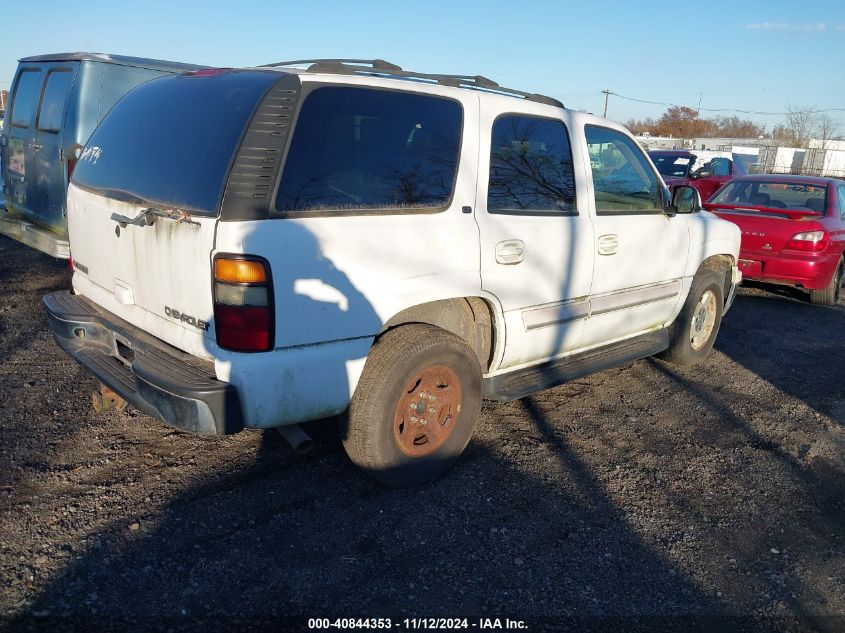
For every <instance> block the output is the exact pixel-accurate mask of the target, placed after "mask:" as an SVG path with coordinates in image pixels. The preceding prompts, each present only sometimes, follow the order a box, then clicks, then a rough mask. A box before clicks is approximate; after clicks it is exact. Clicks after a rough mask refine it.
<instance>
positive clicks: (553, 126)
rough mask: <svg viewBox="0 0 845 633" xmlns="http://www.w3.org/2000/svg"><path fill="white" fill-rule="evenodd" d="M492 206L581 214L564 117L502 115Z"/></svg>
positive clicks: (494, 151) (494, 145)
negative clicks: (577, 201)
mask: <svg viewBox="0 0 845 633" xmlns="http://www.w3.org/2000/svg"><path fill="white" fill-rule="evenodd" d="M487 210H488V211H491V212H508V213H511V212H513V213H518V212H525V211H539V212H543V213H567V214H569V213H575V212H576V207H575V173H574V170H573V168H572V150H571V148H570V146H569V136H568V135H567V133H566V127H565V126H564V125H563V122H562V121H556V120H553V119H542V118H539V117H533V116H525V115H518V114H507V115H503V116H500V117H499V118H498V119H496V121H495V123H494V124H493V131H492V135H491V142H490V180H489V184H488V187H487Z"/></svg>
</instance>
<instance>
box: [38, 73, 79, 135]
mask: <svg viewBox="0 0 845 633" xmlns="http://www.w3.org/2000/svg"><path fill="white" fill-rule="evenodd" d="M72 79H73V73H72V72H71V71H69V70H54V71H52V72H50V73H49V74H48V75H47V83H46V84H45V86H44V94H43V95H42V96H41V106H40V107H39V108H38V129H39V130H43V131H45V132H58V131H59V130H60V129H61V127H62V117H63V115H64V112H65V102H66V101H67V93H68V91H69V90H70V83H71V80H72Z"/></svg>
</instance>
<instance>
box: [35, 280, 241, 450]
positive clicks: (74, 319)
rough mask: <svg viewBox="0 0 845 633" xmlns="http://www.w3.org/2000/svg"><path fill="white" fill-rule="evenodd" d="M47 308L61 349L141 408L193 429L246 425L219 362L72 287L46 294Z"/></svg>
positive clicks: (206, 430)
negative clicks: (218, 372)
mask: <svg viewBox="0 0 845 633" xmlns="http://www.w3.org/2000/svg"><path fill="white" fill-rule="evenodd" d="M44 308H45V309H46V311H47V317H48V320H49V323H50V329H51V330H52V332H53V337H54V338H55V339H56V342H57V343H58V344H59V347H61V348H62V349H63V350H64V351H65V352H67V354H68V355H69V356H71V358H73V359H74V360H76V361H77V362H78V363H79V364H81V365H82V366H83V367H85V368H86V369H87V370H88V371H90V372H91V373H92V374H94V375H95V376H96V377H97V378H98V379H99V380H100V381H101V382H102V383H104V384H105V385H107V386H108V387H110V388H111V389H112V390H114V391H115V392H116V393H117V394H118V395H120V396H121V397H122V398H123V399H124V400H126V401H127V402H129V403H130V404H132V405H133V406H134V407H136V408H137V409H139V410H140V411H143V412H144V413H146V414H147V415H150V416H152V417H155V418H158V419H160V420H162V421H164V422H166V423H168V424H170V425H172V426H175V427H177V428H179V429H182V430H184V431H189V432H192V433H208V434H229V433H237V432H238V431H240V430H242V429H243V428H244V423H243V415H242V412H241V406H240V401H239V399H238V394H237V391H236V389H235V388H234V387H233V386H232V385H231V384H229V383H226V382H222V381H220V380H217V378H216V377H215V375H214V365H213V363H211V362H209V361H203V360H201V359H198V358H196V357H193V356H190V355H188V354H184V353H182V352H179V351H178V350H175V349H174V348H171V347H169V346H168V345H166V344H165V343H163V342H161V341H159V340H158V339H156V338H154V337H152V336H149V335H148V334H146V333H145V332H143V331H141V330H139V329H138V328H136V327H134V326H132V325H131V324H129V323H127V322H126V321H123V320H122V319H120V318H118V317H117V316H115V315H113V314H111V313H110V312H107V311H105V310H103V309H102V308H99V307H98V306H97V305H96V304H94V303H91V302H89V301H87V300H85V299H84V298H83V297H81V296H79V295H73V294H71V293H70V292H68V291H66V290H62V291H59V292H53V293H50V294H48V295H46V296H45V297H44Z"/></svg>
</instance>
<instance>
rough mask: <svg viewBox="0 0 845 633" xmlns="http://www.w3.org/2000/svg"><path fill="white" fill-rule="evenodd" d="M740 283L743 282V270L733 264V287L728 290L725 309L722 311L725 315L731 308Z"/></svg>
mask: <svg viewBox="0 0 845 633" xmlns="http://www.w3.org/2000/svg"><path fill="white" fill-rule="evenodd" d="M740 283H742V271H741V270H740V269H739V267H738V266H733V267H732V268H731V288H730V290H729V291H728V297H727V299H726V300H725V309H724V310H723V311H722V314H723V315H724V314H725V312H727V311H728V310H730V309H731V306H732V305H733V303H734V299H735V298H736V289H737V288H739V284H740Z"/></svg>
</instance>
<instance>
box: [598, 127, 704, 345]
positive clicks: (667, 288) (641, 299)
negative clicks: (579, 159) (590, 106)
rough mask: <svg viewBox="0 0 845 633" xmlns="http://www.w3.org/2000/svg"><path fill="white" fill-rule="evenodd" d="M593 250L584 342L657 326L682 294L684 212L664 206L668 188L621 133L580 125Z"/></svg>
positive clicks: (605, 340) (685, 236) (600, 341)
mask: <svg viewBox="0 0 845 633" xmlns="http://www.w3.org/2000/svg"><path fill="white" fill-rule="evenodd" d="M585 138H586V142H587V153H588V154H589V165H590V166H589V168H590V169H591V171H592V183H591V194H592V195H591V200H590V202H591V204H593V205H594V212H595V218H594V222H595V243H594V252H595V254H596V258H595V267H594V271H593V282H592V288H591V291H590V308H591V315H590V320H589V322H588V323H587V327H586V331H585V332H584V337H583V339H582V347H587V346H597V345H601V344H605V343H610V342H613V341H616V340H620V339H623V338H627V337H629V336H633V335H636V334H639V333H644V332H647V331H650V330H654V329H658V328H661V327H663V326H664V325H665V324H666V323H667V321H668V320H669V319H670V318H671V316H672V314H673V313H674V310H675V307H676V305H677V303H678V301H679V300H680V293H681V290H682V285H683V284H682V279H681V278H682V277H683V274H684V269H685V267H686V263H687V257H688V251H689V230H688V227H687V218H686V216H683V215H676V216H674V217H669V216H667V215H666V213H665V212H664V204H665V200H664V196H665V195H666V193H665V192H664V191H663V187H661V186H660V179H659V177H658V176H657V174H656V173H655V172H654V170H653V169H652V167H651V163H649V161H648V160H647V159H646V157H645V155H644V154H643V152H642V150H641V149H640V147H639V145H637V143H636V141H635V140H634V139H632V138H631V137H630V136H628V135H627V134H625V133H624V132H622V131H619V130H615V129H611V128H607V127H599V126H595V125H587V126H585Z"/></svg>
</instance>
